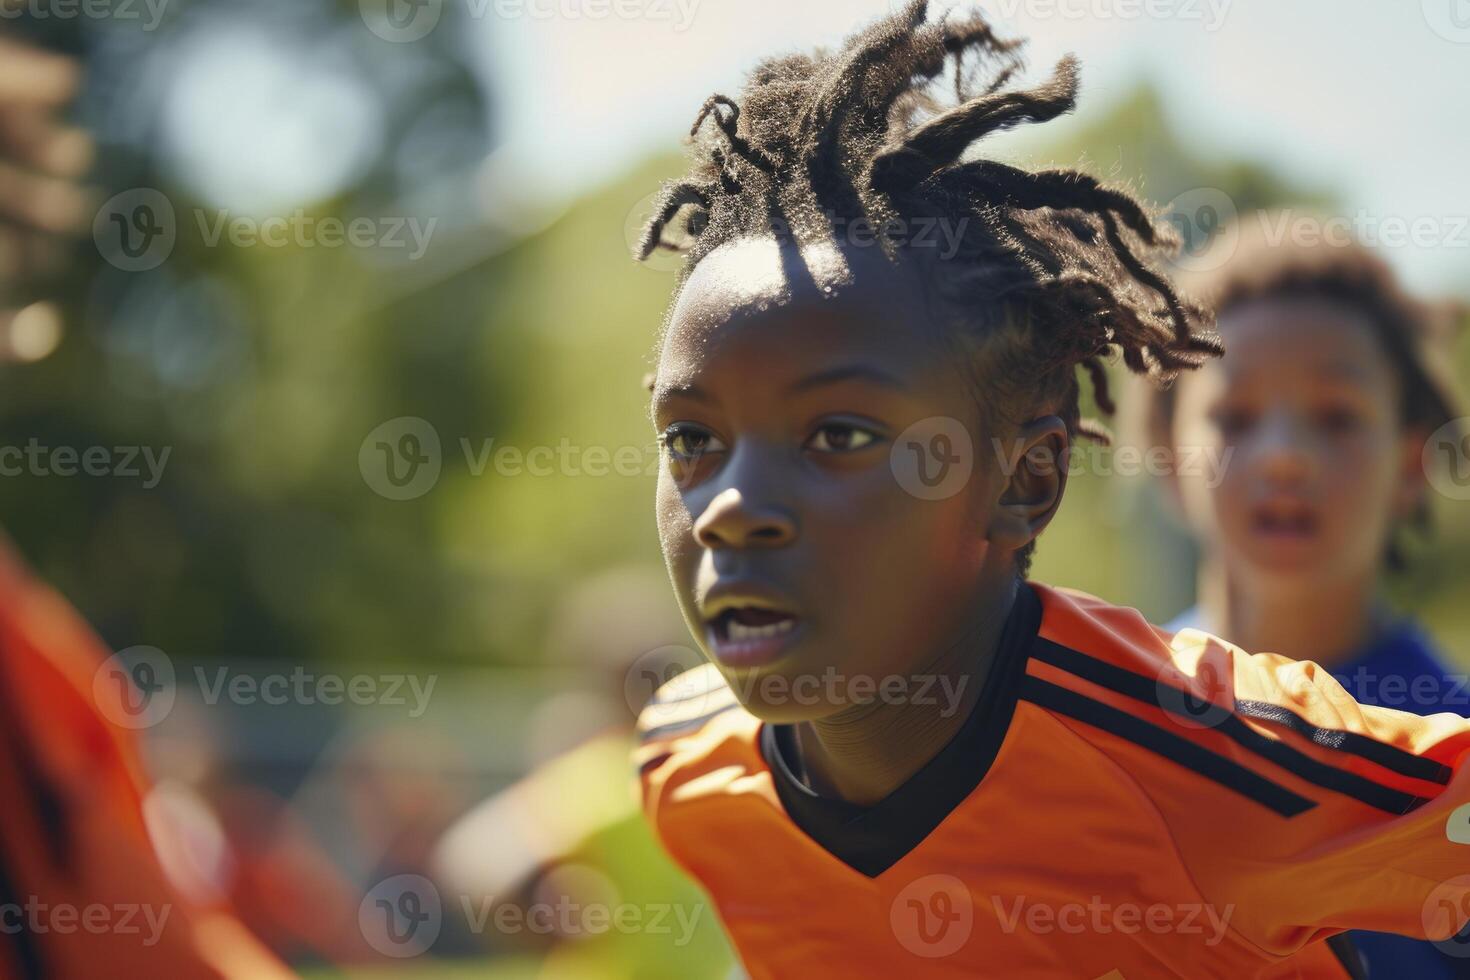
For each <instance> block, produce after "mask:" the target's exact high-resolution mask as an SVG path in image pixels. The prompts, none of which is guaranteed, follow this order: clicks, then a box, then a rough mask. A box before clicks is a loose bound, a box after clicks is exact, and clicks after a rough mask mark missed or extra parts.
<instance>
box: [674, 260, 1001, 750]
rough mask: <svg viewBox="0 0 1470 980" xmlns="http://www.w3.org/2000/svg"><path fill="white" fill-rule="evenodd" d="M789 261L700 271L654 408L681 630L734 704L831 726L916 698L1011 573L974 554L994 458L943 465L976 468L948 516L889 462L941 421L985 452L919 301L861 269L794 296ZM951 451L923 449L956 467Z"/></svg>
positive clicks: (993, 479) (990, 554)
mask: <svg viewBox="0 0 1470 980" xmlns="http://www.w3.org/2000/svg"><path fill="white" fill-rule="evenodd" d="M827 258H828V259H829V260H832V259H833V256H831V255H829V256H827ZM792 259H793V253H792V251H791V249H789V248H785V249H783V248H781V247H779V246H778V245H777V244H776V243H775V242H774V241H771V240H757V239H747V240H743V241H740V242H735V243H731V244H728V245H725V246H723V247H721V248H719V249H717V250H716V251H714V252H712V253H711V254H710V255H709V256H707V257H706V258H705V259H704V260H703V261H702V262H700V264H699V265H698V266H697V267H696V269H695V270H694V272H693V274H692V275H691V277H690V279H689V280H688V282H687V283H686V285H685V288H684V289H683V291H682V293H681V295H680V297H679V300H678V302H677V304H676V306H675V308H674V310H673V312H672V314H671V317H670V322H669V325H668V331H667V334H666V335H665V338H664V344H663V348H662V356H661V358H660V361H659V365H658V372H657V376H656V380H655V383H654V398H653V407H652V411H653V421H654V425H655V428H656V430H657V431H658V432H659V433H660V435H661V437H662V438H663V439H664V441H665V444H666V449H665V453H664V456H665V463H664V467H663V469H662V471H661V475H660V477H659V484H658V525H659V535H660V539H661V542H662V545H663V551H664V557H665V559H666V561H667V563H668V567H669V573H670V575H671V577H672V579H673V584H674V589H675V591H676V592H677V593H678V598H679V602H680V605H681V607H682V609H683V612H684V615H685V618H686V619H687V620H688V622H689V625H690V628H691V630H692V631H693V633H694V635H695V636H696V637H697V638H698V640H699V643H700V645H701V646H702V647H703V649H704V652H705V654H706V655H707V656H709V657H710V659H711V660H712V661H713V662H714V663H715V664H716V665H717V666H718V667H719V669H720V670H721V672H722V673H723V674H724V675H725V677H726V678H727V679H728V680H729V681H730V683H731V686H732V688H734V690H735V691H736V694H737V696H739V697H740V699H741V700H742V701H743V702H744V703H745V705H746V707H747V708H749V709H750V710H751V711H752V712H753V713H755V714H756V715H758V716H759V717H761V718H763V719H765V720H768V721H776V722H794V721H802V720H813V719H816V718H821V717H827V716H830V715H832V714H834V713H836V712H837V711H838V710H841V709H843V708H844V707H848V706H850V705H851V704H852V703H853V702H854V701H855V700H857V699H859V698H860V697H861V696H863V695H864V694H865V693H866V694H867V695H868V696H869V697H872V696H873V695H874V689H873V688H872V687H870V688H868V689H867V691H866V692H865V691H864V690H863V689H862V687H861V685H863V684H872V685H875V686H876V685H877V684H878V683H879V682H881V681H882V679H883V678H885V677H892V676H894V675H900V676H903V677H905V678H906V679H908V682H909V687H908V691H909V692H910V693H912V692H914V691H915V690H916V684H917V681H915V680H914V678H913V675H915V674H917V673H922V672H923V670H924V667H925V665H926V664H928V663H929V662H930V661H932V659H933V658H935V657H936V656H937V655H938V654H939V653H940V652H941V651H943V650H944V649H946V648H947V647H952V646H953V645H954V644H955V643H957V642H963V639H964V637H965V636H966V635H967V632H968V631H969V630H971V629H972V627H973V622H974V620H975V617H976V616H977V615H980V614H981V613H982V610H981V609H980V608H979V607H981V606H983V604H984V603H983V602H981V601H980V597H981V596H983V595H987V594H990V593H987V592H986V585H987V583H989V584H991V585H994V584H995V583H997V582H1004V581H1006V579H1005V578H1004V576H1005V575H1007V574H1013V573H1012V572H1010V564H1011V559H1012V555H1011V553H1010V551H1006V552H1005V553H1004V554H1000V553H999V552H1000V551H1001V549H999V548H997V547H994V546H993V545H992V543H991V542H990V541H989V540H988V539H987V538H988V536H987V528H988V523H989V520H990V515H991V512H992V510H993V509H994V507H995V504H996V501H997V498H998V496H999V494H1000V492H1001V487H1000V484H1001V482H1002V481H1001V480H1000V479H999V476H998V473H999V471H1000V467H999V466H995V465H985V462H986V460H985V458H984V457H985V455H986V453H987V451H988V450H982V451H980V452H971V453H970V456H971V458H970V460H969V461H968V463H967V464H962V463H959V462H956V461H954V460H951V463H950V465H969V464H973V465H972V467H971V470H970V475H969V478H968V479H967V480H965V481H964V482H963V483H962V484H961V485H959V486H957V487H956V488H955V489H954V492H952V493H950V494H948V495H947V496H944V497H943V498H942V499H921V497H920V496H918V495H916V494H914V493H911V492H909V491H908V490H906V489H905V488H904V486H903V485H901V483H900V480H899V479H898V478H897V477H896V475H895V469H894V468H893V466H892V465H891V464H890V453H891V452H892V451H893V449H894V445H895V441H896V440H898V439H899V438H900V436H901V434H903V433H904V432H905V430H907V429H909V427H910V426H913V425H914V424H915V423H918V422H921V421H923V420H926V419H933V418H935V417H941V418H946V419H950V420H957V424H962V425H963V426H964V428H965V430H966V433H967V435H968V439H969V441H970V444H971V445H972V446H974V447H988V446H989V445H990V443H989V441H988V436H987V435H986V434H985V433H982V432H980V431H977V423H976V419H977V416H978V414H979V411H978V407H977V405H976V403H975V396H974V392H973V387H972V385H971V384H969V383H968V382H967V381H966V379H965V376H964V375H962V374H961V372H960V370H959V368H958V366H957V358H956V356H955V355H954V354H953V352H952V351H951V350H948V349H946V347H945V346H944V345H943V344H942V342H941V338H940V336H939V334H938V333H937V331H936V330H935V329H934V328H933V327H932V326H930V325H929V324H928V323H927V322H926V318H925V317H924V316H923V315H922V314H921V313H920V312H919V311H921V310H922V309H923V308H924V307H923V305H922V302H921V299H920V297H919V294H918V290H917V287H916V286H915V285H914V284H912V283H909V282H906V281H905V277H904V276H900V275H895V274H894V273H893V272H892V271H888V272H884V271H883V263H882V260H881V258H878V257H876V256H875V257H873V258H865V257H863V256H857V255H854V256H849V257H848V258H847V261H849V262H850V263H851V267H852V270H853V273H854V278H853V281H852V282H851V283H849V284H848V285H846V286H842V287H838V288H837V289H836V291H835V294H834V293H831V292H826V291H824V290H822V289H821V288H820V287H817V286H811V285H807V286H806V287H797V288H795V289H794V290H793V289H792V288H791V287H790V286H789V282H790V280H791V279H793V278H797V279H801V278H803V277H801V276H796V277H793V276H791V275H789V274H788V273H789V270H790V268H791V262H792ZM803 261H804V262H805V263H806V264H807V265H808V266H809V267H816V268H820V267H821V266H822V265H823V261H822V259H821V257H820V256H814V255H806V256H804V257H803ZM818 278H820V275H819V277H818ZM982 437H983V438H982ZM926 438H927V437H926ZM959 442H960V440H955V439H951V440H950V441H949V442H948V443H947V444H946V443H939V444H934V443H926V444H921V449H920V451H922V449H923V448H934V447H935V446H936V445H938V446H941V447H943V448H942V449H941V450H939V451H941V452H943V451H950V452H967V451H968V450H969V447H966V446H962V445H959ZM930 462H931V463H932V464H933V465H936V466H938V465H943V464H942V462H941V461H940V460H937V459H936V460H931V461H930ZM893 683H895V684H896V683H897V682H893ZM834 693H835V694H836V696H835V697H833V694H834Z"/></svg>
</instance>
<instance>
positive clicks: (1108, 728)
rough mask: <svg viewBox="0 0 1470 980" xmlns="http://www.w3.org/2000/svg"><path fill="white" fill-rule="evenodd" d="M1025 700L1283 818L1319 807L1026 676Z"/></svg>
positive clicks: (1203, 750) (1244, 770)
mask: <svg viewBox="0 0 1470 980" xmlns="http://www.w3.org/2000/svg"><path fill="white" fill-rule="evenodd" d="M1021 698H1022V699H1023V700H1026V701H1030V702H1031V703H1033V704H1035V705H1038V706H1039V707H1042V708H1046V709H1048V710H1049V711H1055V712H1058V713H1059V714H1064V715H1067V716H1068V717H1071V718H1075V719H1077V720H1078V721H1081V722H1085V723H1086V724H1089V725H1091V726H1093V727H1094V728H1100V729H1102V730H1103V731H1105V732H1110V733H1112V734H1113V735H1116V736H1118V737H1119V738H1123V739H1127V740H1128V741H1130V742H1132V743H1134V744H1135V745H1138V746H1141V747H1142V748H1145V749H1148V750H1149V751H1150V752H1153V753H1155V754H1156V755H1160V756H1163V757H1164V758H1165V759H1168V760H1170V761H1171V762H1176V763H1178V764H1179V765H1181V766H1184V767H1185V768H1186V769H1189V770H1191V771H1193V772H1194V773H1195V774H1197V775H1200V776H1203V777H1205V778H1206V779H1210V780H1212V781H1214V782H1216V783H1218V784H1220V785H1221V786H1224V787H1225V788H1226V789H1230V790H1234V791H1235V792H1236V793H1239V794H1240V795H1241V796H1244V797H1246V798H1247V799H1249V800H1254V801H1255V802H1256V803H1259V804H1261V805H1262V806H1264V807H1267V808H1269V809H1271V810H1274V811H1275V812H1276V813H1278V814H1280V815H1281V816H1283V817H1295V816H1297V815H1298V814H1302V813H1305V812H1306V811H1308V810H1310V809H1312V808H1313V807H1315V806H1316V805H1317V804H1316V803H1314V802H1313V801H1311V800H1309V799H1307V798H1306V797H1305V796H1299V795H1297V794H1296V793H1293V792H1292V791H1291V790H1289V789H1287V788H1286V787H1285V786H1282V785H1281V784H1280V783H1274V782H1272V781H1271V780H1269V779H1267V778H1266V777H1264V776H1261V775H1259V774H1257V773H1254V772H1252V771H1251V770H1249V769H1247V768H1246V767H1245V766H1242V765H1240V764H1239V763H1236V762H1232V761H1231V760H1229V759H1227V758H1225V757H1224V756H1223V755H1218V754H1216V753H1214V752H1211V751H1210V750H1209V749H1206V748H1203V747H1201V746H1199V745H1196V744H1195V743H1194V742H1191V741H1190V740H1189V739H1187V738H1182V737H1180V736H1178V735H1175V734H1174V733H1172V732H1169V731H1166V730H1164V729H1162V728H1160V727H1158V726H1157V725H1154V724H1151V723H1149V722H1147V721H1144V720H1143V719H1142V718H1138V717H1135V716H1134V715H1130V714H1128V713H1127V712H1126V711H1119V710H1118V709H1117V708H1114V707H1112V706H1110V705H1106V704H1103V703H1102V702H1101V701H1094V700H1092V699H1091V698H1089V697H1085V696H1083V695H1081V694H1078V693H1077V692H1075V691H1069V690H1067V689H1066V688H1065V687H1060V686H1058V685H1056V684H1052V683H1050V682H1049V681H1044V680H1042V679H1041V678H1039V677H1035V676H1032V675H1027V677H1026V679H1025V680H1024V681H1023V682H1022V685H1021Z"/></svg>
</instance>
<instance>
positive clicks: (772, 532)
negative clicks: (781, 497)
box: [694, 487, 796, 549]
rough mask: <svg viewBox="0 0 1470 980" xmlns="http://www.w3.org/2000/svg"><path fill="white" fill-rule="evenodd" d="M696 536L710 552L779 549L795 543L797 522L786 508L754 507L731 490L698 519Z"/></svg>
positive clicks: (747, 499) (712, 501)
mask: <svg viewBox="0 0 1470 980" xmlns="http://www.w3.org/2000/svg"><path fill="white" fill-rule="evenodd" d="M694 537H695V540H697V541H698V542H699V543H700V544H702V545H704V547H706V548H711V549H714V548H779V547H782V546H784V545H787V544H790V543H791V542H792V541H794V540H796V521H795V519H794V518H793V517H792V515H791V514H790V513H789V512H787V511H786V510H785V509H784V508H781V507H777V506H775V505H758V504H755V503H754V502H753V501H751V500H750V499H749V498H747V497H746V496H745V495H744V494H743V493H741V491H740V489H739V488H738V487H729V488H727V489H725V490H724V491H723V492H721V493H720V494H719V495H718V496H717V497H715V499H713V500H711V501H710V503H709V506H708V507H706V508H705V509H704V513H702V514H700V515H699V518H698V519H697V520H695V522H694Z"/></svg>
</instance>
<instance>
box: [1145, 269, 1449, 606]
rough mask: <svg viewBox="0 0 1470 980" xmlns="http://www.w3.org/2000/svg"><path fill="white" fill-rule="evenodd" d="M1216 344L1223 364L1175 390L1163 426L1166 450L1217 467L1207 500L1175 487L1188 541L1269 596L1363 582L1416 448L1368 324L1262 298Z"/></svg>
mask: <svg viewBox="0 0 1470 980" xmlns="http://www.w3.org/2000/svg"><path fill="white" fill-rule="evenodd" d="M1220 332H1221V334H1222V336H1223V337H1224V340H1225V346H1226V354H1225V357H1224V358H1223V359H1221V360H1220V361H1218V362H1215V363H1212V364H1209V365H1207V366H1205V367H1204V368H1201V369H1200V370H1199V371H1198V372H1196V373H1195V374H1194V375H1193V376H1190V377H1186V378H1182V379H1181V380H1180V382H1179V391H1178V394H1177V401H1176V409H1175V415H1174V427H1173V440H1174V444H1175V446H1176V449H1185V450H1199V449H1203V450H1206V451H1209V452H1213V453H1219V454H1223V453H1227V452H1228V453H1229V454H1230V456H1229V458H1228V460H1226V462H1225V465H1224V469H1223V474H1224V478H1223V480H1220V481H1219V482H1218V485H1216V486H1214V487H1213V488H1212V487H1210V486H1209V485H1208V483H1209V482H1211V481H1209V480H1206V479H1205V478H1204V477H1203V476H1202V475H1191V474H1183V475H1181V476H1179V477H1177V480H1178V489H1179V492H1180V497H1181V501H1182V505H1183V508H1184V512H1185V516H1186V519H1187V521H1188V523H1189V524H1190V525H1191V527H1192V529H1193V531H1194V532H1195V534H1196V536H1197V537H1198V538H1199V540H1200V541H1201V542H1202V544H1203V546H1204V547H1205V549H1206V550H1207V552H1210V553H1213V554H1214V555H1216V556H1217V557H1220V558H1222V559H1223V560H1224V561H1225V562H1226V565H1227V567H1229V568H1232V569H1234V570H1237V571H1239V572H1241V573H1242V576H1246V577H1245V578H1242V581H1247V582H1251V583H1258V584H1262V585H1266V586H1269V587H1272V588H1281V587H1292V586H1296V587H1302V588H1311V587H1315V586H1319V585H1321V584H1323V583H1324V582H1326V581H1329V580H1339V579H1343V578H1347V577H1361V576H1371V575H1372V574H1374V572H1375V571H1376V569H1377V568H1378V566H1379V565H1380V563H1381V562H1382V559H1383V555H1384V550H1385V547H1386V545H1387V542H1388V537H1389V534H1390V532H1391V528H1392V525H1393V523H1394V522H1395V520H1396V519H1398V518H1400V517H1403V516H1405V515H1406V514H1407V513H1408V512H1409V510H1410V509H1411V508H1412V506H1413V503H1414V501H1415V500H1416V499H1417V496H1418V494H1420V493H1421V492H1422V489H1423V476H1422V471H1421V470H1420V467H1419V449H1420V444H1421V442H1422V434H1415V433H1412V432H1407V431H1404V430H1403V429H1402V427H1401V422H1400V411H1399V390H1398V381H1397V378H1396V377H1395V374H1394V370H1393V368H1392V365H1391V363H1390V361H1389V358H1388V354H1387V353H1386V352H1385V351H1384V350H1383V348H1382V346H1381V344H1380V343H1379V341H1378V340H1377V338H1376V337H1375V336H1374V334H1373V328H1372V324H1371V323H1370V322H1369V321H1368V320H1367V319H1366V318H1365V317H1364V315H1363V314H1361V313H1359V312H1357V311H1356V310H1353V309H1352V308H1350V307H1347V306H1344V305H1341V304H1336V303H1332V302H1330V301H1327V300H1322V299H1311V298H1300V299H1293V298H1263V299H1260V300H1256V301H1252V302H1248V303H1245V304H1242V305H1240V306H1237V307H1235V308H1232V309H1230V310H1229V311H1227V312H1226V313H1225V314H1224V315H1223V316H1222V317H1221V318H1220ZM1212 458H1220V457H1219V456H1215V457H1212ZM1181 459H1182V457H1181Z"/></svg>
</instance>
